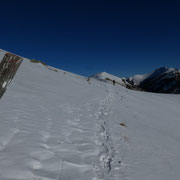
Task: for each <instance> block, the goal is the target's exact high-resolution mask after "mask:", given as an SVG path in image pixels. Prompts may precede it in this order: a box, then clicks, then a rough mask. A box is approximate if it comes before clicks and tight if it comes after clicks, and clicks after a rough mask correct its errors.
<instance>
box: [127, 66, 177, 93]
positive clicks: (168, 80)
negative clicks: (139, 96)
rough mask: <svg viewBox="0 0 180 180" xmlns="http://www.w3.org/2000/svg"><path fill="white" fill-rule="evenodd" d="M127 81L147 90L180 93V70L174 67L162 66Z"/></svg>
mask: <svg viewBox="0 0 180 180" xmlns="http://www.w3.org/2000/svg"><path fill="white" fill-rule="evenodd" d="M127 81H128V82H129V83H130V84H132V85H133V86H137V87H139V88H141V89H142V90H145V91H149V92H160V93H177V94H180V70H178V69H175V68H167V67H162V68H159V69H156V70H155V71H153V72H152V73H148V74H144V75H135V76H133V77H130V78H128V79H127Z"/></svg>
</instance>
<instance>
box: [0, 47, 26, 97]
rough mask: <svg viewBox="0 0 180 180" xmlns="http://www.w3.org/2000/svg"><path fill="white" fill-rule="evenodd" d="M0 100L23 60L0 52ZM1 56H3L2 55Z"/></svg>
mask: <svg viewBox="0 0 180 180" xmlns="http://www.w3.org/2000/svg"><path fill="white" fill-rule="evenodd" d="M0 53H1V59H0V99H1V97H2V96H3V94H4V92H5V91H6V89H7V86H8V85H9V84H10V82H11V81H12V79H13V77H14V76H15V74H16V72H17V70H18V68H19V66H20V64H21V62H22V60H23V58H21V57H19V56H16V55H14V54H11V53H8V52H3V51H2V50H1V51H0ZM2 54H3V55H2Z"/></svg>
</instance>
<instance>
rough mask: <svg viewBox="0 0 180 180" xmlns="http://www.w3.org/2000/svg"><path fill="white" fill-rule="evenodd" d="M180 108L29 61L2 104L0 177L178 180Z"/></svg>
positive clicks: (169, 99) (167, 99) (163, 98)
mask: <svg viewBox="0 0 180 180" xmlns="http://www.w3.org/2000/svg"><path fill="white" fill-rule="evenodd" d="M179 107H180V96H178V95H165V94H153V93H146V92H138V91H131V90H127V89H126V88H124V87H122V86H120V85H116V86H113V85H111V84H109V83H104V82H100V81H97V80H95V79H91V81H90V83H89V82H88V81H87V80H86V79H85V78H84V77H81V76H77V75H75V74H71V73H68V72H64V71H62V70H58V72H54V71H51V70H49V69H47V68H46V67H45V66H43V65H41V64H34V63H30V62H28V61H23V63H22V65H21V67H20V68H19V71H18V72H17V74H16V76H15V78H14V79H13V81H12V83H11V84H10V86H9V87H8V89H7V91H6V93H5V95H4V96H3V98H2V99H1V101H0V121H1V126H0V179H2V180H145V179H146V180H177V179H179V177H180V171H179V167H180V153H179V152H180V131H179V129H180V118H179V117H180V111H179ZM120 124H121V125H120ZM122 124H123V126H122Z"/></svg>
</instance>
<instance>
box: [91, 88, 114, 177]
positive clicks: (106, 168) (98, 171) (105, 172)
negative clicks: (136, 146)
mask: <svg viewBox="0 0 180 180" xmlns="http://www.w3.org/2000/svg"><path fill="white" fill-rule="evenodd" d="M113 101H114V93H113V91H112V90H110V92H109V94H108V95H107V96H106V97H105V99H103V100H101V101H100V103H99V108H98V112H97V113H96V114H95V116H96V120H97V126H98V129H99V132H98V145H99V146H100V152H99V157H98V160H97V164H96V165H95V166H94V171H95V178H94V179H93V180H102V179H103V180H113V179H114V178H113V173H112V164H113V159H114V156H115V151H114V147H113V142H112V139H111V135H110V133H109V128H108V127H109V123H110V122H109V121H110V116H111V113H112V110H111V107H112V103H113Z"/></svg>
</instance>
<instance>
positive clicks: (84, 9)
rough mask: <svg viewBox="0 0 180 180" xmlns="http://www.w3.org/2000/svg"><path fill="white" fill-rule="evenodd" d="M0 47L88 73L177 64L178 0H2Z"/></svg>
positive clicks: (127, 72) (122, 72) (179, 36)
mask: <svg viewBox="0 0 180 180" xmlns="http://www.w3.org/2000/svg"><path fill="white" fill-rule="evenodd" d="M0 19H1V20H0V48H2V49H5V50H8V51H11V52H14V53H16V54H19V55H22V56H24V57H28V58H32V59H38V60H42V61H44V62H46V63H47V64H49V65H52V66H55V67H58V68H60V69H64V70H67V71H71V72H74V73H77V74H81V75H85V76H89V75H92V74H94V73H98V72H102V71H106V72H109V73H112V74H115V75H118V76H131V75H134V74H141V73H146V72H150V71H152V70H153V69H155V68H158V67H161V66H168V67H175V68H179V69H180V1H179V0H177V1H175V0H169V1H166V0H163V1H158V0H156V1H154V0H143V1H138V0H123V1H122V0H117V1H115V0H82V1H79V0H64V1H63V0H36V1H34V0H30V1H29V0H22V1H21V0H4V1H0Z"/></svg>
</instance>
